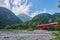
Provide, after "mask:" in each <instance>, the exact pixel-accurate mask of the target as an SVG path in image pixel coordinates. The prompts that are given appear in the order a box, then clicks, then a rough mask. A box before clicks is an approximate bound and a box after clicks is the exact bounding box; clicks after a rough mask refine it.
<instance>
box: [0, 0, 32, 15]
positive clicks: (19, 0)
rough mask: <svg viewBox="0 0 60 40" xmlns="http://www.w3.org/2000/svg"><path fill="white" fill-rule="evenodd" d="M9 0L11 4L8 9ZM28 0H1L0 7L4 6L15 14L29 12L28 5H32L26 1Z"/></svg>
mask: <svg viewBox="0 0 60 40" xmlns="http://www.w3.org/2000/svg"><path fill="white" fill-rule="evenodd" d="M9 1H12V2H11V4H12V5H13V7H12V9H10V7H11V5H10V3H9ZM27 3H28V0H1V1H0V7H5V8H8V9H10V10H11V11H13V12H14V13H15V14H16V15H18V14H21V13H24V14H27V15H28V14H29V11H30V7H31V6H32V5H31V3H28V5H27Z"/></svg>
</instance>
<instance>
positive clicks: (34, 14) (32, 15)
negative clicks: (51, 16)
mask: <svg viewBox="0 0 60 40" xmlns="http://www.w3.org/2000/svg"><path fill="white" fill-rule="evenodd" d="M38 14H40V12H38V11H36V12H34V13H32V14H31V17H32V18H33V17H34V16H36V15H38Z"/></svg>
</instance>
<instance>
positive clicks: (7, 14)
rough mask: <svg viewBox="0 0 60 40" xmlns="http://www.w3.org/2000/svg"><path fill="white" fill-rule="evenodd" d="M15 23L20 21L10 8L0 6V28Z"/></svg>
mask: <svg viewBox="0 0 60 40" xmlns="http://www.w3.org/2000/svg"><path fill="white" fill-rule="evenodd" d="M17 23H22V21H21V20H20V19H19V18H18V17H17V16H16V15H15V14H14V13H13V12H11V11H10V10H8V9H6V8H4V7H0V28H2V26H6V25H11V24H17Z"/></svg>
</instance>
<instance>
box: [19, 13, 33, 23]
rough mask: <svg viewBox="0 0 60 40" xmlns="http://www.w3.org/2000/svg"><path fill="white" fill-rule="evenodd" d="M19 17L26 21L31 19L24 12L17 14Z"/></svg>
mask: <svg viewBox="0 0 60 40" xmlns="http://www.w3.org/2000/svg"><path fill="white" fill-rule="evenodd" d="M18 17H19V19H21V20H22V21H23V22H26V21H29V20H31V19H32V18H31V17H30V16H28V15H26V14H19V15H18Z"/></svg>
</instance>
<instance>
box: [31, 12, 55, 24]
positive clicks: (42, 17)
mask: <svg viewBox="0 0 60 40" xmlns="http://www.w3.org/2000/svg"><path fill="white" fill-rule="evenodd" d="M53 21H54V17H53V15H51V14H49V13H41V14H38V15H37V16H35V17H34V18H33V19H32V22H33V23H36V24H47V23H52V22H53Z"/></svg>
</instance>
